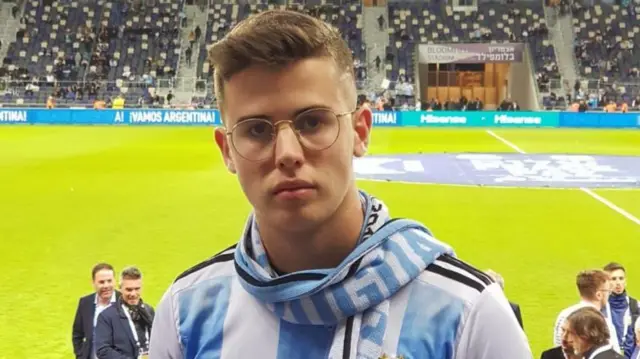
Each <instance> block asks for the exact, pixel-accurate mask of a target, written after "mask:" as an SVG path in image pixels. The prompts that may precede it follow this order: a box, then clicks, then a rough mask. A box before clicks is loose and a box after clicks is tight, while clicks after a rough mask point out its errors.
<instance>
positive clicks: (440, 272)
mask: <svg viewBox="0 0 640 359" xmlns="http://www.w3.org/2000/svg"><path fill="white" fill-rule="evenodd" d="M419 278H420V280H421V281H424V282H427V283H429V284H431V285H434V286H437V287H440V288H441V289H442V290H445V291H448V292H451V293H452V294H454V295H456V296H458V297H460V299H462V300H464V301H466V302H469V301H474V300H476V299H477V298H478V297H479V296H480V294H481V293H483V292H484V291H485V290H486V289H487V288H488V287H489V286H491V285H496V284H495V282H494V281H493V279H491V277H489V275H487V274H486V273H484V272H483V271H481V270H480V269H477V268H476V267H474V266H472V265H470V264H468V263H467V262H465V261H463V260H460V259H458V258H455V257H453V256H451V255H448V254H444V255H442V256H440V257H438V259H436V260H435V261H434V262H433V263H432V264H431V265H429V266H428V267H427V268H426V270H425V272H424V273H423V274H422V275H420V277H419Z"/></svg>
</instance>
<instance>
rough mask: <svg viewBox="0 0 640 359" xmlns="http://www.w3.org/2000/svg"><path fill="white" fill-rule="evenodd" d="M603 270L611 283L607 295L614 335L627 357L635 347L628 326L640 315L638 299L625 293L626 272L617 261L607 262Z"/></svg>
mask: <svg viewBox="0 0 640 359" xmlns="http://www.w3.org/2000/svg"><path fill="white" fill-rule="evenodd" d="M604 271H605V272H607V273H608V274H609V276H610V277H611V283H612V285H613V288H612V293H611V295H610V296H609V310H610V312H611V320H612V322H613V325H614V327H615V329H616V335H617V340H618V343H619V344H620V347H621V348H622V349H623V351H624V353H625V355H626V356H627V357H629V356H631V353H632V352H633V349H634V348H635V335H634V332H633V331H632V330H629V328H630V327H633V326H634V325H635V323H636V321H637V320H638V317H639V316H640V307H639V306H638V301H637V300H636V299H635V298H633V297H631V296H630V295H629V294H628V293H627V274H626V270H625V268H624V267H623V266H622V265H621V264H619V263H615V262H612V263H609V264H607V265H606V266H605V267H604Z"/></svg>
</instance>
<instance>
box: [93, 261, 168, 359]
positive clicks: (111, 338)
mask: <svg viewBox="0 0 640 359" xmlns="http://www.w3.org/2000/svg"><path fill="white" fill-rule="evenodd" d="M120 291H121V292H122V296H121V297H120V299H119V300H118V301H117V302H116V303H115V304H114V305H112V306H110V307H109V308H107V309H105V310H104V311H103V312H102V313H100V315H99V316H98V322H97V324H96V329H95V338H94V340H95V348H96V353H97V357H98V359H142V358H144V359H147V358H148V354H149V337H150V333H151V326H152V323H153V317H154V315H155V313H154V311H153V308H152V307H151V306H150V305H149V304H147V303H144V302H143V301H142V298H141V294H142V273H141V272H140V270H139V269H138V268H136V267H128V268H125V269H124V270H123V271H122V274H121V275H120Z"/></svg>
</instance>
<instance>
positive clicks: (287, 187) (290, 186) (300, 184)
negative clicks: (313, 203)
mask: <svg viewBox="0 0 640 359" xmlns="http://www.w3.org/2000/svg"><path fill="white" fill-rule="evenodd" d="M315 189H316V187H315V186H314V185H313V184H311V183H309V182H306V181H302V180H295V181H286V182H281V183H279V184H278V185H277V186H275V187H274V189H273V195H274V196H276V197H277V198H282V199H294V198H302V197H305V196H309V195H311V193H312V192H313V191H314V190H315Z"/></svg>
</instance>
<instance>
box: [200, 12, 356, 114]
mask: <svg viewBox="0 0 640 359" xmlns="http://www.w3.org/2000/svg"><path fill="white" fill-rule="evenodd" d="M323 56H326V57H330V58H332V59H333V60H334V61H335V63H336V65H337V66H338V68H339V69H340V70H341V71H343V72H344V73H345V74H349V75H350V76H351V78H353V80H354V86H355V76H354V72H353V71H354V69H353V55H352V54H351V50H349V46H348V45H347V43H346V42H345V40H344V39H343V38H342V35H341V34H340V31H339V30H338V29H336V28H335V27H333V26H331V25H330V24H327V23H325V22H323V21H321V20H319V19H316V18H314V17H311V16H309V15H306V14H303V13H300V12H296V11H292V10H269V11H265V12H262V13H259V14H256V15H252V16H250V17H249V18H247V19H245V20H243V21H241V22H240V23H239V24H238V25H237V26H235V27H234V28H233V29H232V30H231V31H230V32H229V33H227V35H226V36H225V37H224V38H223V39H222V40H220V41H218V42H217V43H215V44H214V45H213V46H211V48H210V49H209V63H210V64H211V66H212V67H213V70H214V83H215V84H214V90H215V95H216V98H217V100H218V104H219V105H218V106H220V103H221V102H222V101H223V87H224V86H223V85H224V82H225V81H229V79H231V77H232V76H233V75H235V74H237V73H239V72H241V71H243V70H246V69H247V68H249V67H251V66H254V65H258V66H266V67H268V68H274V69H280V68H282V67H285V66H287V65H290V64H292V63H294V62H296V61H298V60H303V59H308V58H313V57H323Z"/></svg>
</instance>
